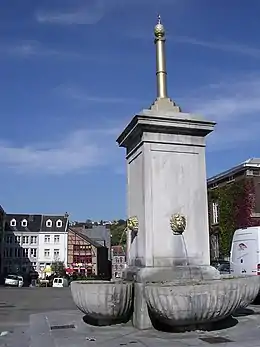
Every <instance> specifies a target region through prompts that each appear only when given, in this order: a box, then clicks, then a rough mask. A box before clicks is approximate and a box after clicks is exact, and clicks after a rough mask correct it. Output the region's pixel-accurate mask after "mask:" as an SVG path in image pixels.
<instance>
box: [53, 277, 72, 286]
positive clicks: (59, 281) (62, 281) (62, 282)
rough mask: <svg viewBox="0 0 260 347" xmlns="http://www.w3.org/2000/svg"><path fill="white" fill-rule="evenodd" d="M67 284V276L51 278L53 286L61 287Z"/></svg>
mask: <svg viewBox="0 0 260 347" xmlns="http://www.w3.org/2000/svg"><path fill="white" fill-rule="evenodd" d="M68 286H69V282H68V280H67V278H62V277H57V278H54V279H53V284H52V287H53V288H62V287H68Z"/></svg>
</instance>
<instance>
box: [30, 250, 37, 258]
mask: <svg viewBox="0 0 260 347" xmlns="http://www.w3.org/2000/svg"><path fill="white" fill-rule="evenodd" d="M30 253H31V257H33V258H36V256H37V248H31V252H30Z"/></svg>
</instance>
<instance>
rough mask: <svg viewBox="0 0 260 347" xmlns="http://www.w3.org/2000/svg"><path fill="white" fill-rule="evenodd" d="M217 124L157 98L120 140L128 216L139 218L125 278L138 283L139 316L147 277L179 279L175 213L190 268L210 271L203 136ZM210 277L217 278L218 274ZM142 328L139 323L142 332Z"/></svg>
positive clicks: (133, 122) (150, 278) (133, 120)
mask: <svg viewBox="0 0 260 347" xmlns="http://www.w3.org/2000/svg"><path fill="white" fill-rule="evenodd" d="M214 125H215V123H214V122H210V121H206V120H203V119H200V118H198V117H195V116H193V115H191V114H187V113H182V112H181V111H180V108H179V107H178V106H176V105H175V104H174V103H173V102H172V101H171V100H170V99H166V98H165V99H157V100H156V101H155V103H154V104H153V105H152V107H151V108H150V109H148V110H143V111H142V112H141V113H140V114H138V115H136V116H135V117H134V118H133V119H132V121H131V122H130V123H129V124H128V125H127V127H126V128H125V130H124V131H123V132H122V134H121V135H120V136H119V138H118V139H117V142H118V144H119V146H121V147H125V148H126V159H127V179H128V217H132V216H136V217H137V218H138V221H139V229H138V233H137V235H136V236H135V237H134V239H133V240H132V243H131V245H130V246H129V247H128V269H126V271H125V274H124V276H125V278H126V279H131V278H134V279H135V280H136V282H138V283H137V284H136V299H135V300H136V310H137V313H136V314H139V312H138V310H140V312H143V309H144V308H143V304H144V303H143V302H142V300H141V298H140V297H143V294H142V285H141V284H142V283H143V282H145V281H147V274H150V275H151V274H152V275H151V276H150V275H149V276H148V277H149V280H152V281H157V280H159V281H160V280H162V281H168V280H169V281H171V280H173V279H174V278H175V274H176V271H175V270H174V267H175V265H176V263H178V261H179V258H180V247H179V245H178V242H179V240H177V237H176V235H173V233H172V231H171V228H170V217H171V215H172V214H175V213H180V214H182V215H184V216H185V217H186V221H187V226H186V230H185V232H184V234H183V244H184V247H185V250H184V251H185V254H186V258H187V259H186V260H187V263H189V264H190V265H192V266H197V267H201V266H204V267H207V268H208V269H209V264H210V249H209V228H208V206H207V186H206V167H205V136H206V135H207V134H209V133H210V132H211V131H212V130H213V128H214ZM182 255H183V249H182V250H181V256H182ZM209 272H212V273H214V274H213V277H214V276H215V275H216V273H215V272H214V270H209ZM139 296H140V297H139ZM137 320H138V319H137ZM144 325H145V324H143V325H142V324H141V323H140V324H139V323H138V324H136V326H137V327H139V328H143V327H141V326H144ZM146 325H147V324H146ZM148 325H149V324H148ZM147 327H148V326H147Z"/></svg>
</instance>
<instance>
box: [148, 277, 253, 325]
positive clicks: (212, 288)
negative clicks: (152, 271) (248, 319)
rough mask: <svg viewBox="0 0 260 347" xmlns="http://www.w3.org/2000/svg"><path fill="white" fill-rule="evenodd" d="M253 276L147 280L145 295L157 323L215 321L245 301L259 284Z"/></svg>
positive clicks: (245, 303)
mask: <svg viewBox="0 0 260 347" xmlns="http://www.w3.org/2000/svg"><path fill="white" fill-rule="evenodd" d="M253 277H256V276H250V277H242V278H229V279H221V280H211V281H202V282H197V281H196V282H195V281H190V282H186V283H181V282H179V283H178V282H173V283H149V284H146V286H145V298H146V302H147V305H148V308H149V310H150V312H151V314H152V316H153V317H154V319H156V320H158V321H160V322H161V323H164V324H167V325H171V326H188V325H197V324H204V323H207V322H209V321H210V322H216V321H219V320H221V319H223V318H225V317H227V316H229V315H230V314H232V312H234V311H235V310H236V309H237V308H238V307H241V305H242V306H246V305H247V304H249V301H251V299H252V298H253V297H254V295H255V294H256V293H257V292H258V291H259V287H260V284H259V280H256V279H255V278H253ZM246 287H249V289H246Z"/></svg>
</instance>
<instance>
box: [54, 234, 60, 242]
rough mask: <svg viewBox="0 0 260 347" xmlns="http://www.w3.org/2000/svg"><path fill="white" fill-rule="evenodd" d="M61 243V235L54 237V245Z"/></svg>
mask: <svg viewBox="0 0 260 347" xmlns="http://www.w3.org/2000/svg"><path fill="white" fill-rule="evenodd" d="M59 242H60V235H54V243H59Z"/></svg>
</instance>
